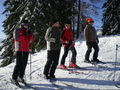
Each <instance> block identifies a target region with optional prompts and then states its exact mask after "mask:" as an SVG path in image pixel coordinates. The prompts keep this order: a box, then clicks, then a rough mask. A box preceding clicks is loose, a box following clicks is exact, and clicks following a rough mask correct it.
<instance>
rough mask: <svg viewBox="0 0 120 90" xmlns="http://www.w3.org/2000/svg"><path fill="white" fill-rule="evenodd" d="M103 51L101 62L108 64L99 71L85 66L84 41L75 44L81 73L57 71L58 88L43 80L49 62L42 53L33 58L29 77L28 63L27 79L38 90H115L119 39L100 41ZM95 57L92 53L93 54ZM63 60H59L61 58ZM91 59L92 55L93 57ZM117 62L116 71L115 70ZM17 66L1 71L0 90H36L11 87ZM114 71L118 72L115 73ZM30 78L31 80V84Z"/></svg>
mask: <svg viewBox="0 0 120 90" xmlns="http://www.w3.org/2000/svg"><path fill="white" fill-rule="evenodd" d="M99 40H100V43H99V47H100V51H99V59H100V60H101V61H104V62H106V64H101V65H100V67H97V66H94V65H91V64H86V63H84V62H83V60H84V55H85V52H86V45H85V41H83V40H82V41H80V42H79V41H77V42H76V50H77V64H78V65H79V66H80V67H81V69H79V70H75V71H76V72H79V73H71V72H69V71H64V70H60V69H57V70H56V73H55V74H56V77H57V79H58V80H57V81H56V82H54V83H55V84H53V83H51V82H49V81H47V80H44V79H43V78H42V74H43V69H44V65H45V63H46V60H47V55H46V50H45V51H41V52H39V53H36V54H34V55H32V64H31V65H32V71H31V73H30V62H28V65H27V68H26V75H25V79H26V81H27V82H28V83H29V85H30V86H32V87H35V88H36V90H54V89H58V88H59V89H60V90H61V89H63V90H88V89H89V90H93V89H97V90H104V89H107V90H115V89H118V88H117V87H115V84H116V82H119V81H120V57H119V56H120V47H119V48H118V50H117V56H118V58H117V59H115V56H116V44H117V45H119V46H120V36H109V37H100V38H99ZM92 53H93V52H92ZM62 54H63V47H62V48H61V56H62ZM61 56H60V58H61ZM70 57H71V52H69V55H68V57H67V58H66V63H65V64H66V65H67V66H68V65H69V58H70ZM91 58H92V54H91ZM115 60H117V63H116V69H115V63H114V62H115ZM14 65H15V63H12V64H10V65H9V66H7V67H3V68H0V90H23V89H24V90H33V89H30V88H27V87H25V86H22V88H18V87H16V86H15V85H13V84H11V83H10V78H11V75H12V72H13V68H14ZM114 71H115V72H114ZM30 74H31V76H32V79H31V80H30Z"/></svg>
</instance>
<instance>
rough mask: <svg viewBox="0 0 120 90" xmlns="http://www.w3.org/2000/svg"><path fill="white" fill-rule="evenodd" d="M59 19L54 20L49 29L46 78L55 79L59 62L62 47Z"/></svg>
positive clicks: (47, 34)
mask: <svg viewBox="0 0 120 90" xmlns="http://www.w3.org/2000/svg"><path fill="white" fill-rule="evenodd" d="M59 27H60V24H59V21H58V20H54V21H53V25H52V26H51V27H49V28H48V29H47V32H46V35H45V40H46V42H47V62H46V64H45V67H44V72H43V74H44V76H45V78H46V79H55V78H56V77H55V70H56V68H57V65H58V62H59V55H60V49H61V42H60V37H61V30H60V29H59Z"/></svg>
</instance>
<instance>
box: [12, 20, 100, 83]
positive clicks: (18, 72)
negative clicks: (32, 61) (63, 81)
mask: <svg viewBox="0 0 120 90" xmlns="http://www.w3.org/2000/svg"><path fill="white" fill-rule="evenodd" d="M93 23H94V21H93V19H92V18H88V19H87V25H86V27H85V29H84V36H85V40H86V45H87V51H86V54H85V60H84V62H86V63H93V62H95V63H99V62H100V61H99V59H98V58H97V57H98V52H99V47H98V43H99V40H98V37H97V34H96V30H95V28H94V27H93ZM21 26H22V27H21V28H19V29H16V30H15V32H14V40H15V51H16V65H15V68H14V71H13V75H12V81H13V82H14V83H15V84H19V83H18V80H19V81H21V82H25V80H24V79H23V77H24V74H25V68H26V65H27V61H28V55H29V49H30V43H31V41H32V40H33V35H32V33H31V31H30V30H29V29H28V28H29V22H28V21H27V20H24V21H23V23H22V25H21ZM59 27H60V22H59V21H58V20H56V19H55V20H53V22H52V26H50V27H49V28H48V29H47V31H46V34H45V40H46V42H47V62H46V64H45V67H44V71H43V74H44V77H45V78H46V79H55V78H56V77H55V71H56V68H57V66H58V63H59V56H60V50H61V46H62V45H63V46H64V53H63V55H62V58H61V62H60V66H59V68H60V69H67V68H68V67H67V66H65V59H66V57H67V55H68V51H69V50H71V52H72V57H71V61H70V63H69V67H70V68H78V67H79V66H78V65H77V64H76V55H77V52H76V49H75V40H74V38H75V37H74V32H73V30H72V29H71V22H70V21H68V22H66V23H65V27H64V29H63V30H61V29H60V28H59ZM92 48H93V49H94V54H93V59H92V60H91V61H90V60H89V56H90V53H91V51H92Z"/></svg>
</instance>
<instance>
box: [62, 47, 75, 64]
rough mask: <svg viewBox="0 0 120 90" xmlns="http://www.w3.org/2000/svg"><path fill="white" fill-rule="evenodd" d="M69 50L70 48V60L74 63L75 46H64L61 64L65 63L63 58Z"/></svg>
mask: <svg viewBox="0 0 120 90" xmlns="http://www.w3.org/2000/svg"><path fill="white" fill-rule="evenodd" d="M69 50H71V52H72V58H71V62H72V63H76V55H77V52H76V49H75V47H64V54H63V56H62V59H61V64H63V65H64V64H65V58H66V57H67V55H68V51H69Z"/></svg>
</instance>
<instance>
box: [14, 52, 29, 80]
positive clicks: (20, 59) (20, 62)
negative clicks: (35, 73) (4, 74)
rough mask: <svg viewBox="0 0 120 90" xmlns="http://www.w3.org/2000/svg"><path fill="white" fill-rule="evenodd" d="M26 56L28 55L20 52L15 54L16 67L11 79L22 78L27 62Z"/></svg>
mask: <svg viewBox="0 0 120 90" xmlns="http://www.w3.org/2000/svg"><path fill="white" fill-rule="evenodd" d="M28 54H29V53H28V52H22V51H18V52H16V65H15V68H14V71H13V75H12V78H13V79H17V78H18V76H19V77H20V78H23V77H24V74H25V68H26V65H27V61H28Z"/></svg>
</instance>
